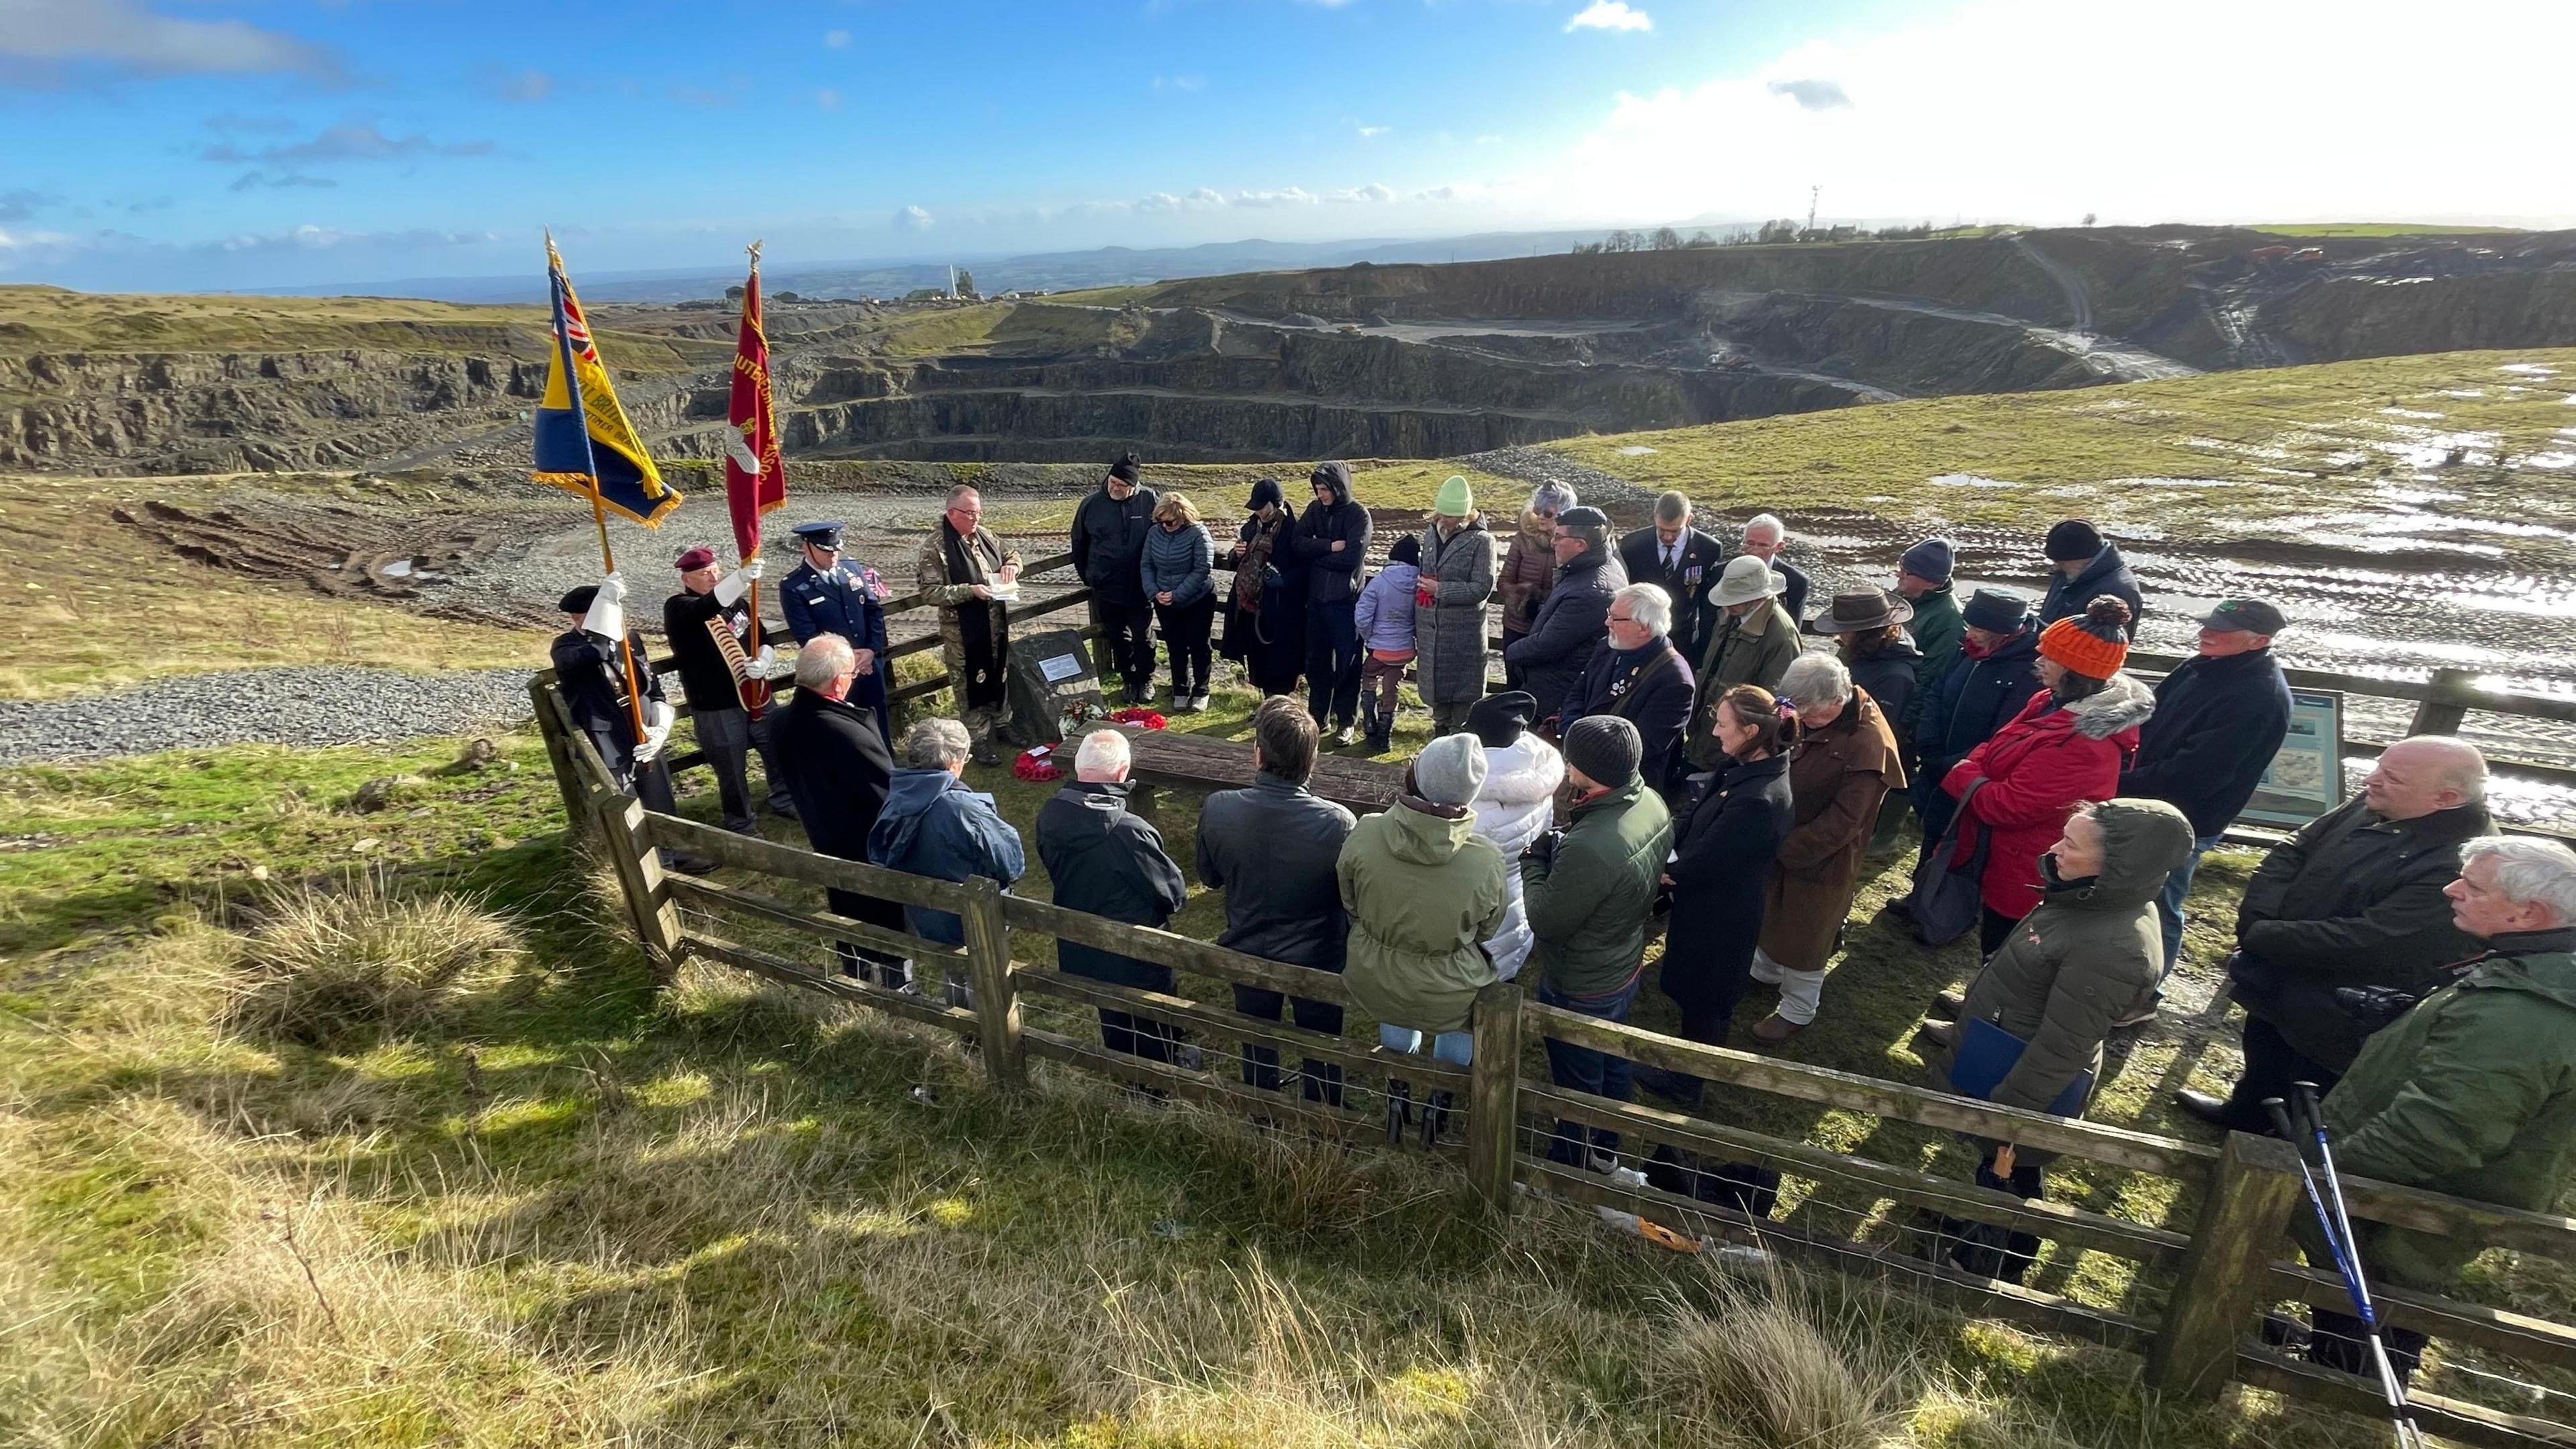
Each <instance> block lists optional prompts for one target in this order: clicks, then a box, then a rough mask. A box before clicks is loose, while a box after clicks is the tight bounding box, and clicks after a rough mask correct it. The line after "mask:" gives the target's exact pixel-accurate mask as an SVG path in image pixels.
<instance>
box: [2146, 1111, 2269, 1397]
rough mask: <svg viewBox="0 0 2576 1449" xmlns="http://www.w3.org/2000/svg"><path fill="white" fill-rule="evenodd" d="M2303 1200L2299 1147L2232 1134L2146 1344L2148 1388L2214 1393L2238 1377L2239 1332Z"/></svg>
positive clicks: (2178, 1392)
mask: <svg viewBox="0 0 2576 1449" xmlns="http://www.w3.org/2000/svg"><path fill="white" fill-rule="evenodd" d="M2298 1200H2299V1158H2298V1153H2297V1150H2296V1149H2294V1148H2293V1147H2291V1146H2290V1144H2289V1143H2287V1142H2283V1141H2281V1140H2280V1139H2278V1138H2275V1137H2256V1136H2253V1135H2252V1134H2250V1133H2245V1132H2230V1133H2228V1134H2227V1145H2226V1147H2225V1148H2223V1149H2222V1150H2221V1151H2220V1152H2219V1154H2218V1169H2217V1172H2216V1173H2215V1175H2213V1176H2212V1177H2211V1179H2210V1183H2209V1197H2208V1199H2207V1200H2206V1201H2204V1202H2203V1203H2202V1204H2201V1206H2200V1221H2199V1223H2198V1224H2196V1225H2195V1226H2194V1227H2193V1228H2192V1232H2191V1246H2190V1247H2188V1248H2186V1249H2184V1250H2183V1255H2182V1271H2181V1273H2180V1275H2179V1276H2178V1277H2177V1278H2176V1279H2175V1281H2174V1287H2173V1294H2172V1296H2171V1297H2170V1298H2168V1299H2167V1300H2166V1303H2165V1316H2164V1322H2163V1323H2162V1324H2161V1325H2160V1326H2159V1327H2158V1328H2157V1330H2156V1337H2155V1341H2154V1342H2153V1343H2151V1344H2149V1345H2148V1347H2147V1370H2146V1383H2147V1387H2149V1388H2152V1389H2157V1390H2160V1391H2162V1392H2164V1393H2168V1394H2176V1395H2180V1396H2182V1397H2184V1398H2192V1399H2215V1398H2217V1397H2218V1392H2219V1390H2221V1389H2223V1388H2225V1387H2226V1386H2227V1382H2228V1380H2229V1379H2231V1378H2233V1377H2235V1373H2236V1339H2237V1336H2238V1335H2239V1334H2240V1333H2242V1332H2243V1331H2244V1329H2245V1321H2246V1319H2247V1318H2249V1317H2251V1316H2252V1315H2253V1312H2254V1309H2255V1306H2256V1305H2257V1304H2258V1303H2260V1302H2261V1301H2262V1299H2263V1285H2264V1283H2265V1281H2266V1280H2267V1279H2269V1277H2270V1276H2271V1269H2272V1260H2273V1258H2275V1257H2276V1256H2278V1255H2279V1253H2280V1251H2281V1238H2282V1231H2283V1229H2284V1228H2286V1227H2287V1226H2288V1224H2289V1220H2290V1210H2291V1209H2292V1208H2293V1207H2294V1206H2295V1205H2296V1204H2297V1202H2298Z"/></svg>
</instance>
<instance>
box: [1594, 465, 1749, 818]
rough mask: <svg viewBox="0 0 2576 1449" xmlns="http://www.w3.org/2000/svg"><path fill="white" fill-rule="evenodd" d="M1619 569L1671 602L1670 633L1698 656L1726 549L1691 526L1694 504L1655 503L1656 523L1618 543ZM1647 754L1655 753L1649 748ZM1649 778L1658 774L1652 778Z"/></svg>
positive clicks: (1674, 496)
mask: <svg viewBox="0 0 2576 1449" xmlns="http://www.w3.org/2000/svg"><path fill="white" fill-rule="evenodd" d="M1619 567H1620V569H1621V570H1622V571H1624V572H1625V573H1626V574H1627V575H1628V582H1630V583H1632V584H1653V585H1654V586H1655V587H1657V588H1659V589H1662V590H1663V591H1664V596H1665V597H1666V598H1669V599H1670V600H1672V614H1673V624H1672V628H1670V629H1668V630H1666V631H1665V632H1666V634H1667V636H1668V637H1670V638H1671V640H1672V641H1673V647H1674V648H1676V649H1678V650H1680V651H1681V652H1682V658H1684V659H1686V660H1687V659H1697V658H1698V657H1700V646H1702V645H1703V644H1705V643H1707V642H1708V628H1709V624H1710V622H1711V619H1712V616H1713V615H1714V614H1715V613H1716V608H1715V606H1714V605H1712V604H1710V603H1709V601H1708V591H1709V590H1710V589H1711V588H1712V587H1714V586H1715V585H1716V583H1717V575H1718V572H1719V570H1721V569H1723V568H1725V567H1726V545H1724V544H1722V543H1719V542H1718V541H1717V540H1716V539H1714V538H1712V537H1710V536H1709V535H1708V534H1706V533H1703V532H1701V531H1700V530H1699V529H1696V528H1693V527H1691V501H1690V499H1689V497H1688V496H1686V495H1684V494H1681V493H1666V494H1665V495H1663V496H1662V497H1660V498H1658V499H1656V500H1655V522H1654V526H1653V527H1651V528H1640V529H1638V530H1636V531H1635V532H1634V533H1631V534H1629V535H1628V536H1627V537H1625V538H1622V539H1620V540H1619ZM1648 753H1649V754H1652V753H1653V751H1652V749H1651V747H1650V748H1649V750H1648ZM1646 778H1647V779H1649V780H1652V779H1655V778H1657V777H1656V776H1654V775H1652V774H1649V775H1648V776H1647V777H1646Z"/></svg>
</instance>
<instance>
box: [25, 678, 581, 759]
mask: <svg viewBox="0 0 2576 1449" xmlns="http://www.w3.org/2000/svg"><path fill="white" fill-rule="evenodd" d="M533 672H534V671H533V670H530V669H480V670H460V671H456V672H453V673H445V674H406V673H404V672H403V671H401V670H399V669H356V668H340V667H338V666H334V665H289V666H284V667H281V668H276V669H235V670H227V671H224V672H222V673H219V674H184V675H178V676H175V677H172V678H169V679H162V680H156V681H154V682H152V683H150V684H141V685H135V686H133V687H131V688H126V689H116V690H109V691H106V692H104V693H100V694H88V695H78V696H75V697H73V698H70V699H47V700H0V765H27V764H42V763H46V762H50V761H57V760H94V759H101V758H105V757H108V756H114V755H142V754H150V753H153V752H155V751H158V750H177V749H202V748H207V747H211V746H217V745H247V744H266V745H297V746H304V747H308V748H309V747H318V746H323V745H355V744H382V743H388V742H391V741H395V740H407V739H419V738H422V737H424V736H429V735H454V734H468V733H472V732H473V731H476V730H483V729H491V728H494V727H506V726H509V725H512V724H515V723H517V722H519V721H522V720H525V719H526V718H527V717H528V678H529V676H530V675H531V674H532V673H533Z"/></svg>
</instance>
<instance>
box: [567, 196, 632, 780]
mask: <svg viewBox="0 0 2576 1449" xmlns="http://www.w3.org/2000/svg"><path fill="white" fill-rule="evenodd" d="M546 272H547V285H548V286H550V287H551V288H552V289H553V290H554V303H555V351H556V353H557V355H558V357H559V359H560V364H561V366H562V368H563V375H564V395H565V396H566V397H567V398H569V399H571V401H572V406H573V415H574V417H575V418H576V419H577V420H580V421H581V426H582V428H583V433H582V448H583V451H585V452H587V451H588V450H589V447H590V435H589V431H588V429H589V423H588V421H587V420H586V419H582V416H581V414H582V406H581V374H580V373H579V372H578V371H576V370H575V369H574V367H573V363H572V329H571V327H570V326H568V325H567V324H566V319H565V312H564V293H565V291H566V290H567V288H566V285H565V282H564V280H563V258H561V257H560V256H557V255H556V254H555V233H554V228H552V227H548V228H546ZM590 521H591V524H592V526H593V527H595V528H597V529H598V530H599V567H600V571H601V572H602V573H611V574H613V573H615V572H617V555H616V554H615V553H614V552H612V551H611V550H610V549H609V547H608V503H607V500H605V499H603V498H601V497H600V495H599V466H598V464H597V462H596V461H594V462H593V463H592V465H591V469H590ZM617 623H618V630H617V635H618V637H617V657H618V660H619V662H621V663H622V664H624V665H625V667H626V717H627V719H628V721H629V722H630V723H632V724H633V725H634V726H635V748H637V749H639V750H640V749H642V748H643V747H644V689H643V686H642V685H641V684H639V683H637V682H636V678H635V644H634V639H635V633H634V631H633V630H631V629H628V628H626V627H625V624H626V607H625V604H624V602H623V601H620V603H619V605H618V609H617Z"/></svg>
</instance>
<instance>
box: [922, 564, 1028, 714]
mask: <svg viewBox="0 0 2576 1449" xmlns="http://www.w3.org/2000/svg"><path fill="white" fill-rule="evenodd" d="M985 539H986V534H985V532H984V530H982V529H980V528H979V529H976V530H975V532H974V535H973V536H972V537H971V538H970V537H961V536H960V535H959V534H958V532H957V525H955V524H953V523H950V522H949V521H948V520H947V519H946V518H945V517H942V518H941V519H940V520H939V548H940V553H941V555H942V556H943V558H944V559H945V561H946V562H947V565H948V578H949V582H951V583H959V584H981V583H987V582H989V581H990V580H991V579H992V577H993V569H994V567H995V566H996V564H997V563H998V559H997V558H996V557H994V551H993V550H992V548H991V547H990V545H988V544H987V543H986V542H985ZM998 612H999V610H997V609H995V608H993V607H992V606H991V605H989V604H983V603H980V602H977V601H973V600H970V601H968V602H967V603H964V604H960V605H958V606H957V639H958V643H960V644H961V645H963V646H964V647H965V654H966V678H965V679H963V680H962V681H959V693H960V694H961V695H962V696H963V697H964V699H965V701H966V703H967V704H968V705H969V706H980V705H995V704H999V703H1001V702H1002V655H1003V654H1004V652H1005V651H1007V650H1008V649H1009V648H1010V643H1011V635H1010V625H1009V624H1007V623H1004V624H1003V625H1002V626H1001V627H999V628H996V627H994V618H993V616H994V615H995V614H996V613H998Z"/></svg>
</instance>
